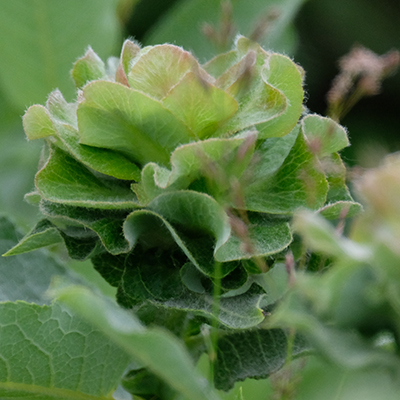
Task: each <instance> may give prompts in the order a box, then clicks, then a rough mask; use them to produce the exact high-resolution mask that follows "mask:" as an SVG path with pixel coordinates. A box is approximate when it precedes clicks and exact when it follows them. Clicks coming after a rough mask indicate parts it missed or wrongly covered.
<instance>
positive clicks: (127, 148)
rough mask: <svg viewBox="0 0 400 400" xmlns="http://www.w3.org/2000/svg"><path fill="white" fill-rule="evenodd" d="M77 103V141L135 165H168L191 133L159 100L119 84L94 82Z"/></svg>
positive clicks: (190, 138) (86, 87) (187, 140)
mask: <svg viewBox="0 0 400 400" xmlns="http://www.w3.org/2000/svg"><path fill="white" fill-rule="evenodd" d="M83 97H84V100H83V101H82V102H81V103H80V104H79V106H78V125H79V136H80V143H82V144H87V145H90V146H94V147H101V148H106V149H112V150H116V151H119V152H121V153H122V154H124V155H125V156H126V157H128V158H129V159H130V160H132V161H134V162H138V163H139V164H146V163H147V162H150V161H154V162H158V163H160V164H163V165H168V163H169V157H170V153H171V152H172V151H173V150H174V149H175V148H176V147H177V146H178V145H180V144H184V143H187V142H189V141H191V140H193V139H194V136H193V133H191V132H190V130H189V129H188V128H187V127H186V126H185V125H184V124H183V122H181V121H180V120H178V119H177V118H176V117H175V116H174V115H173V114H172V113H171V112H170V111H169V110H167V109H166V108H164V107H163V106H162V104H161V103H160V102H158V101H157V100H154V99H152V98H150V97H148V96H147V95H145V94H143V93H141V92H138V91H135V90H133V89H131V88H128V87H126V86H123V85H121V84H119V83H114V82H106V81H95V82H92V83H89V84H88V85H86V86H85V87H84V89H83Z"/></svg>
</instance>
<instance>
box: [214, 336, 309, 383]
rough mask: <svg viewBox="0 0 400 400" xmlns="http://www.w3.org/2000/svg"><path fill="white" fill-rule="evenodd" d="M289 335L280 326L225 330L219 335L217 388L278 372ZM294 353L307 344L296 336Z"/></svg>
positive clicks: (216, 364) (216, 369) (285, 356)
mask: <svg viewBox="0 0 400 400" xmlns="http://www.w3.org/2000/svg"><path fill="white" fill-rule="evenodd" d="M287 342H288V337H287V335H286V333H285V332H284V331H283V330H281V329H268V330H267V329H253V330H250V331H244V332H233V333H231V332H230V333H226V334H224V333H222V335H221V336H220V337H219V338H218V350H217V361H216V363H215V377H214V379H215V381H214V382H215V387H216V388H217V389H220V390H225V391H228V390H230V389H231V388H232V387H233V385H234V383H235V382H237V381H243V380H245V379H246V378H256V379H262V378H266V377H267V376H268V375H270V374H272V373H274V372H276V371H278V370H279V369H280V368H281V367H282V366H283V364H284V362H285V360H286V358H287V351H288V345H287ZM293 345H294V348H293V352H292V355H297V354H298V353H300V352H302V351H304V349H306V348H307V347H308V346H307V345H306V343H305V341H304V339H302V338H300V337H296V339H295V342H294V344H293Z"/></svg>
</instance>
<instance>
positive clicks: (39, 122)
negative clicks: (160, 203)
mask: <svg viewBox="0 0 400 400" xmlns="http://www.w3.org/2000/svg"><path fill="white" fill-rule="evenodd" d="M74 106H75V105H74V104H70V103H67V102H66V101H65V99H64V97H63V96H62V94H61V93H60V92H59V91H54V92H52V93H51V94H50V96H49V99H48V101H47V109H46V108H45V107H43V106H40V105H34V106H31V107H29V108H28V110H27V111H26V113H25V115H24V117H23V124H24V130H25V133H26V135H27V137H28V139H29V140H33V139H39V138H44V137H48V136H53V137H54V139H56V140H57V139H58V140H57V141H56V143H55V144H56V145H58V146H59V147H60V148H62V149H63V150H66V151H68V152H70V153H71V155H73V156H74V157H75V158H76V159H77V160H79V161H81V162H82V163H83V164H84V165H86V166H87V167H89V168H92V169H94V170H95V171H98V172H100V173H102V174H105V175H109V176H113V177H115V178H118V179H125V180H139V178H140V171H139V168H138V167H137V166H136V165H135V164H134V163H132V162H130V161H129V160H128V159H127V158H126V157H124V156H123V155H122V154H119V153H116V152H114V151H111V150H108V149H101V148H100V149H99V148H93V147H90V146H85V145H81V144H80V143H79V134H78V132H77V130H76V129H75V126H77V121H76V107H74Z"/></svg>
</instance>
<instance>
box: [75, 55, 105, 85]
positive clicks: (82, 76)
mask: <svg viewBox="0 0 400 400" xmlns="http://www.w3.org/2000/svg"><path fill="white" fill-rule="evenodd" d="M71 75H72V79H73V80H74V82H75V86H76V88H77V89H81V88H82V87H83V86H84V85H85V84H86V83H87V82H90V81H94V80H98V79H105V78H106V67H105V65H104V62H103V60H102V59H101V58H100V57H99V56H98V55H97V54H96V53H95V52H94V51H93V49H92V48H91V47H89V48H88V50H87V51H86V53H85V55H84V56H83V57H81V58H79V59H78V60H77V61H76V62H75V64H74V67H73V68H72V71H71Z"/></svg>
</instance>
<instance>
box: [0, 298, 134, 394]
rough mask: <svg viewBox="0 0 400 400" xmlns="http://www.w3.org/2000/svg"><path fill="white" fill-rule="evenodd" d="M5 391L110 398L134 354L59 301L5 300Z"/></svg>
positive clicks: (0, 351) (0, 370)
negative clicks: (129, 354) (45, 303)
mask: <svg viewBox="0 0 400 400" xmlns="http://www.w3.org/2000/svg"><path fill="white" fill-rule="evenodd" d="M0 335H1V338H2V340H1V343H0V355H1V357H0V360H1V361H0V397H1V398H3V399H5V398H38V399H46V400H67V399H71V398H92V399H99V400H106V399H110V398H111V397H110V395H111V393H112V392H113V391H114V390H115V389H116V387H117V385H118V383H119V380H120V379H121V375H122V373H123V371H124V369H125V368H126V366H127V364H128V362H129V356H127V355H126V353H125V352H123V351H121V350H120V349H119V348H118V347H117V346H116V345H114V344H113V343H112V342H111V341H109V340H108V339H107V337H106V336H104V335H103V334H102V333H101V332H100V331H99V330H94V329H93V327H92V326H91V325H89V324H87V323H86V322H84V321H83V320H82V319H81V318H79V317H77V316H76V315H73V314H72V315H71V313H70V312H69V311H67V310H66V309H65V307H64V306H61V305H60V304H58V303H55V304H53V305H52V306H51V307H50V306H38V305H35V304H27V303H24V302H17V303H10V302H5V303H0Z"/></svg>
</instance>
